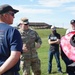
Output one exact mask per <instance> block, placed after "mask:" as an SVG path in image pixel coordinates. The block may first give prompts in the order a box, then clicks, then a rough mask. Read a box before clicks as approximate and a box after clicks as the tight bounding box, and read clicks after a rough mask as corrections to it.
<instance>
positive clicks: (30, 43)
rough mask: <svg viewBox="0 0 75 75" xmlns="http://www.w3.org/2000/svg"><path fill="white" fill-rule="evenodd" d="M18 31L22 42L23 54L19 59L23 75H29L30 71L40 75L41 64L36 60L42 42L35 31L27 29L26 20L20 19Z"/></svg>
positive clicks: (27, 23)
mask: <svg viewBox="0 0 75 75" xmlns="http://www.w3.org/2000/svg"><path fill="white" fill-rule="evenodd" d="M19 31H20V34H21V37H22V40H23V54H22V57H21V67H22V70H23V75H30V72H31V69H32V72H33V73H34V75H41V62H40V59H39V58H38V53H37V49H38V48H40V46H41V44H42V40H41V38H40V36H39V35H38V33H37V32H36V31H34V30H32V29H30V28H29V21H28V19H27V18H22V19H21V23H20V24H19ZM30 68H31V69H30Z"/></svg>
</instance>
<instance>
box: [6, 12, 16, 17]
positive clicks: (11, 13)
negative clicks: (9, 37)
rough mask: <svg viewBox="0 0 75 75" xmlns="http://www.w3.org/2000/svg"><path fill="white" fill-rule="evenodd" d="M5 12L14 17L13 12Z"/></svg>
mask: <svg viewBox="0 0 75 75" xmlns="http://www.w3.org/2000/svg"><path fill="white" fill-rule="evenodd" d="M7 14H10V15H11V16H13V17H14V15H15V14H14V13H13V12H7Z"/></svg>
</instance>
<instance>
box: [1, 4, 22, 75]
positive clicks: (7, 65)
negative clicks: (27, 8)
mask: <svg viewBox="0 0 75 75" xmlns="http://www.w3.org/2000/svg"><path fill="white" fill-rule="evenodd" d="M17 12H19V10H16V9H14V8H13V7H12V6H10V5H8V4H3V5H1V6H0V75H19V70H20V67H19V65H20V55H21V53H22V46H23V45H22V39H21V35H20V33H19V31H18V30H17V29H15V28H14V27H12V26H10V25H11V24H13V19H14V15H15V14H16V13H17ZM17 36H18V37H17Z"/></svg>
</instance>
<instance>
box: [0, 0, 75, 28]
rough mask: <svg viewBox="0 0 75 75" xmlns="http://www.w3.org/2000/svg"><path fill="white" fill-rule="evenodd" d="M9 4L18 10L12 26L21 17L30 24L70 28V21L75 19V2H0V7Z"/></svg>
mask: <svg viewBox="0 0 75 75" xmlns="http://www.w3.org/2000/svg"><path fill="white" fill-rule="evenodd" d="M2 4H10V5H11V6H13V8H15V9H18V10H19V13H17V14H16V15H15V19H14V24H13V26H16V25H17V24H18V23H20V19H21V18H22V17H27V18H28V19H29V21H30V22H45V23H47V24H50V25H55V26H57V27H64V28H69V27H70V20H71V19H75V0H1V1H0V5H2Z"/></svg>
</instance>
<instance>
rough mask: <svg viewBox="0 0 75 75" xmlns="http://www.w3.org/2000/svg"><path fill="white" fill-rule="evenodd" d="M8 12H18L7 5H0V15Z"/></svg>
mask: <svg viewBox="0 0 75 75" xmlns="http://www.w3.org/2000/svg"><path fill="white" fill-rule="evenodd" d="M8 11H13V12H14V13H17V12H19V10H16V9H14V8H13V7H12V6H10V5H8V4H4V5H0V14H4V13H6V12H8Z"/></svg>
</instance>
